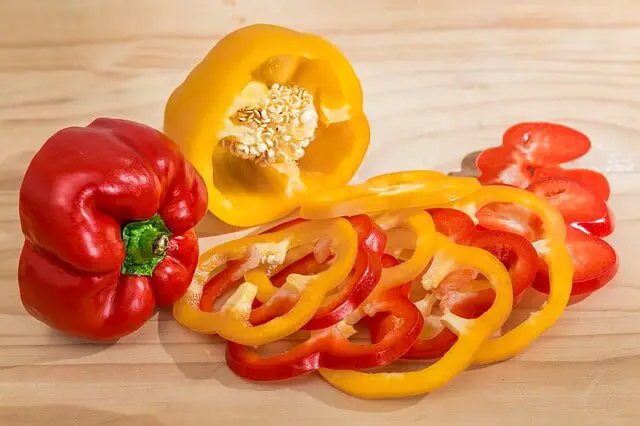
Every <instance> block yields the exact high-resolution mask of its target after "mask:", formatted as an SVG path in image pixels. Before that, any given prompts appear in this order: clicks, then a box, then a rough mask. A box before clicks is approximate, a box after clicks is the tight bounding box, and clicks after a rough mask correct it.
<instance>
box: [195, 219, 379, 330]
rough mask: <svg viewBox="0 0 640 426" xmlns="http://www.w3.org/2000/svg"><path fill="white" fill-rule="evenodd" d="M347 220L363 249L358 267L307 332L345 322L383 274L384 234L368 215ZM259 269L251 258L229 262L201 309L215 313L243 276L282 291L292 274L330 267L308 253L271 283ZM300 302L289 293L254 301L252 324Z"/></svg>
mask: <svg viewBox="0 0 640 426" xmlns="http://www.w3.org/2000/svg"><path fill="white" fill-rule="evenodd" d="M346 219H347V220H348V221H349V222H350V223H351V225H352V226H353V228H354V229H355V230H356V232H357V234H358V242H359V247H360V248H359V250H358V254H357V256H356V261H355V264H354V267H353V269H352V271H351V273H350V274H349V276H348V278H347V280H346V285H345V286H344V287H342V288H341V289H340V290H339V291H338V292H337V293H335V294H333V295H330V296H327V297H326V298H325V302H323V304H322V305H321V307H320V308H319V309H318V311H317V312H316V314H315V315H314V317H313V318H312V319H311V320H310V321H309V322H308V323H307V324H306V325H305V326H304V327H303V330H319V329H323V328H327V327H329V326H331V325H334V324H336V323H337V322H339V321H340V320H342V319H344V318H345V317H346V316H347V315H349V314H350V313H351V312H353V311H354V310H355V309H356V308H357V307H358V306H359V305H360V303H362V301H363V300H364V299H365V298H366V297H367V296H368V295H369V293H371V291H372V290H373V288H374V287H375V286H376V284H377V283H378V280H379V279H380V275H381V273H382V265H381V263H380V262H381V261H380V257H381V255H382V251H383V250H384V247H385V245H386V235H385V233H384V231H383V230H382V229H381V228H380V227H379V226H378V225H376V224H375V222H373V220H372V219H371V218H370V217H369V216H367V215H357V216H352V217H349V218H346ZM302 222H306V220H305V219H294V220H292V221H289V222H286V223H282V224H280V225H277V226H276V227H274V228H272V229H270V230H268V231H266V232H276V231H281V230H284V229H286V228H289V227H291V226H294V225H297V224H299V223H302ZM328 259H330V258H328ZM256 266H257V264H256V262H253V261H252V260H251V259H248V258H243V259H237V260H232V261H230V262H228V263H227V266H226V267H225V269H224V270H222V271H221V272H220V273H218V274H216V275H214V276H213V277H212V278H211V279H210V280H209V281H208V282H207V284H206V285H205V286H204V288H203V292H202V298H201V299H200V309H201V310H203V311H211V310H212V309H213V304H214V302H215V300H216V299H218V298H219V297H220V296H221V295H222V294H224V293H225V292H226V291H227V290H228V289H230V288H232V287H233V286H234V285H236V283H238V281H239V280H240V279H242V277H243V276H244V278H245V279H246V280H247V281H249V282H253V283H255V284H257V285H259V286H260V287H262V288H264V287H276V288H279V287H282V285H283V284H284V283H285V281H286V278H287V276H289V275H290V274H293V273H296V274H303V275H309V274H316V273H319V272H321V271H322V270H323V269H326V268H327V266H326V265H324V264H322V263H318V262H317V260H316V258H315V255H314V253H310V254H307V255H306V256H304V257H302V258H301V259H299V260H297V261H295V262H293V263H291V264H290V265H288V266H286V267H285V268H283V269H282V270H280V271H279V272H278V273H276V274H275V275H274V276H273V279H271V280H270V279H269V277H268V275H267V274H266V273H265V272H264V271H263V270H261V269H254V268H255V267H256ZM296 302H297V298H296V297H295V294H289V293H286V292H281V293H276V294H275V295H274V296H273V297H272V298H271V299H270V300H269V301H268V302H267V303H265V304H260V303H259V302H257V301H254V309H253V310H252V311H251V315H250V317H249V322H250V323H251V324H253V325H260V324H264V323H266V322H268V321H270V320H272V319H274V318H276V317H279V316H281V315H284V314H286V313H287V312H289V311H290V310H291V308H292V307H293V306H294V305H295V304H296ZM256 305H257V306H256Z"/></svg>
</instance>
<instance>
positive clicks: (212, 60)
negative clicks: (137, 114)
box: [164, 24, 369, 226]
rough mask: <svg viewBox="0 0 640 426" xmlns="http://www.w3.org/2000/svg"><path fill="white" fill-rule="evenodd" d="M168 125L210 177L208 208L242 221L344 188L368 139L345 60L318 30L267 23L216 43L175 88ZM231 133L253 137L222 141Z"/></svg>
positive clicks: (278, 213) (257, 220)
mask: <svg viewBox="0 0 640 426" xmlns="http://www.w3.org/2000/svg"><path fill="white" fill-rule="evenodd" d="M285 95H286V98H285ZM309 97H310V98H311V99H309ZM298 98H300V99H298ZM264 99H269V100H270V102H269V103H265V102H264ZM298 101H300V102H302V103H303V104H304V105H300V102H298ZM300 108H302V109H300ZM297 123H303V124H304V123H308V124H309V126H307V127H305V126H302V127H300V126H298V124H297ZM285 127H286V128H285ZM287 129H289V130H287ZM164 130H165V132H166V133H167V134H168V135H169V136H170V137H171V138H173V139H174V140H175V141H176V142H178V144H180V146H181V148H182V151H183V152H184V153H185V155H186V157H187V158H188V159H189V160H190V161H191V162H192V164H193V165H194V166H195V167H196V169H197V170H198V171H199V172H200V174H201V175H202V176H203V178H204V180H205V182H206V184H207V189H208V191H209V210H210V211H211V212H212V213H213V214H214V215H215V216H217V217H219V218H220V219H221V220H223V221H224V222H227V223H229V224H232V225H237V226H253V225H258V224H263V223H266V222H269V221H271V220H275V219H278V218H281V217H284V216H286V215H287V214H288V213H289V212H291V211H293V210H294V209H295V207H296V206H298V205H299V204H300V203H301V202H303V201H304V200H306V199H307V198H308V197H309V196H310V194H311V193H312V192H314V191H315V190H317V189H320V188H335V187H340V186H342V185H345V184H346V183H347V182H348V181H349V180H350V179H351V177H352V176H353V175H354V173H355V172H356V170H357V169H358V167H359V166H360V163H361V162H362V159H363V158H364V154H365V152H366V150H367V148H368V145H369V124H368V120H367V118H366V116H365V114H364V112H363V109H362V89H361V86H360V81H359V80H358V77H357V75H356V73H355V71H354V69H353V67H352V66H351V64H350V63H349V61H348V60H347V58H346V57H345V56H344V55H343V54H342V53H341V52H340V51H339V50H338V49H337V48H336V47H335V46H334V45H332V44H331V43H330V42H328V41H327V40H325V39H323V38H321V37H319V36H316V35H312V34H307V33H301V32H296V31H293V30H290V29H288V28H284V27H280V26H276V25H266V24H258V25H250V26H246V27H244V28H240V29H238V30H236V31H234V32H232V33H230V34H228V35H226V36H225V37H224V38H222V39H221V40H220V41H219V42H218V43H217V44H216V45H215V46H214V47H213V48H212V49H211V51H210V52H209V53H208V54H207V56H206V57H205V58H204V59H203V60H202V61H201V62H200V63H199V64H198V65H197V66H196V67H195V68H194V69H193V70H192V71H191V72H190V74H189V76H188V77H187V78H186V80H185V81H184V82H183V83H182V84H181V85H180V86H178V87H177V88H176V89H175V91H174V92H173V93H172V94H171V97H170V99H169V100H168V102H167V105H166V109H165V118H164ZM230 137H232V138H236V139H237V138H240V139H242V141H244V142H245V143H241V144H240V143H238V144H236V143H222V142H221V141H229V138H230ZM247 138H248V139H249V140H246V139H247ZM294 141H297V144H293V145H291V143H292V142H294ZM252 143H253V145H251V144H252ZM270 143H271V144H272V145H269V144H270ZM262 145H264V146H262ZM230 147H235V148H234V149H229V148H230ZM243 147H244V148H243ZM245 148H246V152H244V153H243V150H244V149H245ZM254 151H255V152H254ZM272 151H273V154H274V155H273V156H271V153H272ZM301 151H302V152H301ZM285 157H286V158H285ZM279 158H281V159H282V161H280V160H279ZM287 158H288V159H287ZM256 159H263V160H266V161H260V162H256V161H254V160H256ZM272 160H273V161H272Z"/></svg>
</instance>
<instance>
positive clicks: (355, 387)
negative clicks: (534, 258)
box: [318, 234, 513, 399]
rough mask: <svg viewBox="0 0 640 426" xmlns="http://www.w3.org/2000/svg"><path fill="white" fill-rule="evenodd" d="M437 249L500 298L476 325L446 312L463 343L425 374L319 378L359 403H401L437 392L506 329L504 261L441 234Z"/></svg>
mask: <svg viewBox="0 0 640 426" xmlns="http://www.w3.org/2000/svg"><path fill="white" fill-rule="evenodd" d="M436 246H437V252H438V253H441V254H443V255H445V256H447V257H451V258H454V259H456V261H457V262H458V263H460V264H464V265H467V266H469V267H472V268H474V269H477V270H479V271H480V272H481V273H482V274H483V275H484V276H485V277H487V279H488V280H489V283H490V285H491V287H492V288H493V290H494V291H495V293H496V297H495V299H494V302H493V305H492V306H491V307H490V308H489V309H488V310H487V311H486V312H484V313H483V314H482V315H480V316H479V317H478V318H475V319H463V318H460V317H458V316H457V315H455V314H454V313H453V312H445V313H444V315H443V316H442V321H443V323H444V324H445V325H446V326H447V327H449V328H451V329H452V331H453V332H454V333H456V334H457V336H458V339H457V341H456V343H455V344H454V345H453V347H452V348H451V349H450V350H449V351H448V352H447V353H446V354H445V355H444V356H443V357H442V358H441V359H440V360H438V361H437V362H435V363H434V364H432V365H430V366H428V367H425V368H424V369H422V370H419V371H411V372H406V373H369V372H361V371H355V370H347V371H345V370H336V369H327V368H320V369H318V372H319V373H320V375H321V376H322V378H323V379H325V380H326V381H327V382H329V383H330V384H331V385H332V386H334V387H336V388H338V389H340V390H341V391H343V392H346V393H348V394H350V395H353V396H356V397H359V398H365V399H382V398H398V397H405V396H412V395H422V394H424V393H428V392H433V391H434V390H436V389H438V388H440V387H441V386H444V385H445V384H446V383H448V382H449V381H450V380H452V379H453V378H454V377H456V376H457V375H458V374H459V373H461V372H462V371H463V370H465V369H466V368H467V367H468V366H469V365H471V363H472V362H473V360H474V356H475V354H476V351H477V350H478V348H479V347H480V346H482V345H483V344H484V343H485V342H486V341H487V339H488V338H489V337H490V336H491V335H492V334H493V333H494V332H495V331H496V330H498V329H499V328H500V327H501V326H502V325H503V324H504V322H505V321H506V320H507V318H508V317H509V314H510V313H511V307H512V302H513V295H512V291H511V283H510V279H509V274H508V273H507V270H506V269H505V267H504V265H502V263H501V262H500V261H499V260H497V259H496V258H495V257H493V255H491V254H490V253H488V252H486V251H484V250H481V249H478V248H476V247H466V246H459V245H457V244H455V243H453V242H451V241H450V240H449V239H448V238H447V237H445V236H444V235H442V234H436ZM394 290H395V289H394ZM392 291H393V290H392ZM394 293H396V294H397V293H398V291H394ZM384 340H385V339H384V338H383V339H382V341H384Z"/></svg>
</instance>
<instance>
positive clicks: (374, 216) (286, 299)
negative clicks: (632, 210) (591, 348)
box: [174, 124, 617, 398]
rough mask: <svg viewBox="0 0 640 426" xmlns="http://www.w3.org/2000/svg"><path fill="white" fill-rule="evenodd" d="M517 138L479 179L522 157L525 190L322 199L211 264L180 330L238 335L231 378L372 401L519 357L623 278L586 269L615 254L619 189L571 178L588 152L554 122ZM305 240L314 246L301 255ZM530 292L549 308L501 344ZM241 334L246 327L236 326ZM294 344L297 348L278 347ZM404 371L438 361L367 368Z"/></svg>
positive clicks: (381, 189) (463, 186)
mask: <svg viewBox="0 0 640 426" xmlns="http://www.w3.org/2000/svg"><path fill="white" fill-rule="evenodd" d="M518 129H520V130H518ZM518 131H520V132H524V131H528V132H531V133H532V135H531V136H528V137H525V136H522V135H520V136H518ZM545 132H546V133H545ZM554 132H556V133H554ZM558 132H559V133H558ZM507 133H508V135H509V137H505V138H506V139H505V143H504V146H503V147H500V148H490V149H489V150H487V151H485V152H488V154H484V153H483V154H481V155H480V157H479V158H478V168H479V169H480V170H481V172H482V173H484V174H485V175H486V173H485V172H486V171H484V170H482V167H485V166H486V161H487V155H489V156H492V155H495V154H496V151H501V152H502V153H505V152H509V153H510V154H509V155H510V156H506V157H503V159H504V158H509V159H510V160H509V161H511V160H513V159H517V161H520V160H522V161H523V163H522V164H525V166H526V167H523V169H522V170H524V171H525V172H526V173H527V174H526V175H523V176H524V178H522V176H521V177H519V178H518V179H519V182H520V184H521V185H520V186H522V188H517V187H514V186H517V185H514V184H513V183H514V181H511V182H506V181H499V180H498V179H497V178H498V177H499V176H504V173H494V177H495V178H496V181H495V182H494V184H491V185H487V184H485V185H484V186H483V185H482V184H481V182H480V181H483V180H484V181H485V182H486V179H484V178H482V179H480V180H476V179H473V178H466V177H455V176H447V175H444V174H442V173H439V172H434V171H407V172H399V173H390V174H386V175H380V176H376V177H373V178H371V179H369V180H367V181H365V182H364V183H362V184H357V185H352V186H345V187H342V188H338V189H333V190H321V191H317V192H316V193H315V194H314V196H313V197H312V198H310V199H309V200H308V201H307V202H305V203H303V204H302V206H301V208H300V212H299V218H298V219H294V220H291V221H289V222H285V223H283V224H281V225H278V226H275V227H273V228H271V229H268V230H267V231H264V232H263V233H261V234H259V235H257V236H249V237H245V238H243V239H240V240H238V241H235V242H232V243H226V244H223V245H221V246H219V247H216V248H213V249H211V250H209V251H208V252H205V253H204V254H203V256H202V259H201V265H200V268H199V269H198V271H197V272H196V275H195V279H194V281H193V283H192V286H191V287H190V289H189V290H188V292H187V294H186V295H185V297H184V298H183V299H182V300H181V301H179V302H178V303H177V304H175V305H174V316H175V318H176V319H177V320H178V321H179V322H181V323H182V324H184V325H186V326H188V327H190V328H192V329H194V330H197V331H200V332H205V333H212V334H220V335H221V336H223V337H225V338H226V339H227V340H228V341H229V342H228V345H227V353H226V357H227V362H228V365H229V367H230V368H231V369H232V370H233V371H234V372H235V373H236V374H237V375H239V376H241V377H244V378H246V379H248V380H251V381H274V380H283V379H291V378H294V377H296V376H300V375H304V374H309V373H312V372H314V371H317V372H318V373H319V374H320V375H321V376H322V377H323V378H324V379H325V380H326V381H327V382H329V383H330V384H332V385H333V386H335V387H336V388H338V389H340V390H343V391H344V392H346V393H349V394H351V395H354V396H358V397H362V398H395V397H403V396H409V395H419V394H423V393H427V392H431V391H433V390H435V389H437V388H439V387H440V386H442V385H444V384H446V383H448V382H449V381H450V380H452V379H453V378H454V377H456V376H457V375H458V374H459V373H460V372H461V371H464V370H465V369H466V368H467V367H468V366H470V365H472V364H486V363H493V362H496V361H501V360H505V359H508V358H510V357H512V356H515V355H517V354H518V353H520V352H521V351H522V350H524V349H526V348H527V347H528V346H529V345H530V344H531V343H533V342H534V341H535V339H537V338H538V337H539V336H540V335H541V334H542V333H544V332H545V331H546V330H547V329H549V327H551V326H552V325H553V324H554V323H555V322H556V321H557V320H558V318H559V317H560V316H561V314H562V312H563V311H564V309H565V307H566V306H567V304H568V303H569V302H570V296H571V295H572V294H580V293H581V292H583V290H582V289H583V288H584V287H586V286H590V287H589V288H595V287H598V286H600V285H601V284H603V282H604V281H605V280H607V281H608V280H610V279H611V278H612V277H613V275H615V268H614V269H611V268H609V269H607V270H606V274H603V273H602V272H601V271H600V269H599V267H600V263H597V262H595V263H593V262H589V263H587V266H585V265H581V264H580V262H579V259H581V258H582V257H581V256H585V254H584V253H583V252H581V250H582V249H583V247H586V246H588V245H589V244H593V241H597V242H598V243H597V244H599V247H600V252H599V253H600V254H598V256H599V257H600V259H601V263H606V262H607V259H608V257H607V256H609V257H611V256H612V257H613V258H616V256H615V252H613V251H612V250H611V253H612V254H610V255H608V254H607V248H608V247H610V246H609V245H608V244H606V243H605V242H604V241H603V240H601V239H599V237H600V236H605V235H608V234H609V233H611V232H612V230H613V216H612V214H611V212H610V210H609V209H608V207H607V205H606V199H605V196H606V197H608V195H609V186H608V183H607V182H606V179H604V178H603V177H602V175H600V174H598V173H597V172H592V171H589V170H583V169H572V170H565V169H561V168H560V167H559V165H558V164H559V163H561V162H564V161H568V160H570V159H573V158H575V157H577V156H578V155H582V154H584V152H586V150H588V147H589V144H588V139H581V138H580V137H579V136H578V135H581V134H578V133H577V132H576V133H573V131H572V130H571V129H568V128H565V127H563V126H554V125H550V126H546V125H545V126H543V127H542V128H537V127H536V126H535V125H532V124H526V125H521V126H514V128H512V129H510V130H509V132H507ZM585 138H586V137H585ZM585 140H586V142H585ZM518 141H524V142H522V144H521V145H522V146H521V145H518V143H519V142H518ZM527 141H530V143H529V142H527ZM576 141H578V142H576ZM525 142H527V143H525ZM563 144H564V145H563ZM572 150H576V151H577V152H578V153H576V151H572ZM501 155H502V154H501ZM492 161H493V160H492ZM501 161H502V160H501ZM513 161H515V160H513ZM483 162H485V163H483ZM502 164H503V165H504V164H506V161H503V163H502ZM514 164H516V163H515V162H513V164H510V165H508V167H507V168H511V170H514V169H513V167H514ZM519 164H520V163H517V164H516V165H517V166H518V167H520V165H519ZM534 167H536V168H535V170H534V169H533V168H534ZM306 229H309V230H311V229H313V233H312V234H313V237H308V236H305V237H304V238H298V239H297V241H296V242H295V243H292V242H291V241H292V239H293V238H294V236H295V235H305V234H306V232H305V230H306ZM348 230H350V232H347V231H348ZM265 244H268V245H267V246H265ZM231 245H235V247H238V248H240V247H241V249H233V248H232V246H231ZM588 247H590V248H589V250H593V246H588ZM256 253H258V254H256ZM614 263H615V264H616V265H617V261H616V262H614ZM574 265H576V266H578V267H576V272H577V273H578V275H577V276H574ZM338 270H339V272H338ZM330 271H334V272H335V273H331V275H327V279H320V278H319V277H320V276H323V274H327V273H328V272H329V273H330ZM580 274H582V275H580ZM589 274H591V275H589ZM583 277H586V278H583ZM320 281H322V284H320ZM316 282H317V284H313V283H316ZM576 286H578V287H579V288H580V290H576ZM532 288H535V289H537V290H540V291H542V292H544V293H547V294H548V295H549V296H548V300H547V302H546V303H545V304H544V305H543V306H542V307H541V308H540V309H539V311H537V312H534V313H532V314H531V315H530V316H529V317H528V318H527V319H525V320H524V321H523V322H521V323H520V324H518V325H516V326H515V327H514V328H511V329H510V330H509V331H507V332H504V333H503V332H502V327H503V325H504V324H505V322H506V321H507V319H508V318H509V315H510V312H511V310H512V308H513V307H514V306H515V305H517V304H518V303H520V301H521V300H522V299H523V296H524V295H525V293H527V291H532V290H530V289H532ZM225 300H226V301H225ZM216 304H217V306H216ZM222 319H224V321H223V320H222ZM229 321H233V323H234V326H233V327H228V326H226V327H225V326H223V325H222V324H224V323H228V322H229ZM274 327H275V328H274ZM231 330H233V332H231ZM273 330H277V331H273ZM294 334H295V335H296V336H297V338H296V339H295V340H290V341H289V340H288V339H285V341H286V342H289V343H290V344H289V345H288V347H287V348H285V349H280V350H275V349H274V348H270V347H269V345H268V344H270V343H274V342H276V341H277V340H280V339H284V338H286V337H288V336H291V335H294ZM367 336H369V337H367ZM496 336H497V337H496ZM300 338H302V339H303V340H302V342H301V343H300V340H299V339H300ZM362 339H365V341H364V342H363V341H359V340H362ZM274 351H275V352H274ZM400 359H413V360H435V362H434V363H432V364H430V365H429V366H427V367H425V368H424V369H422V370H419V371H412V372H370V371H361V370H369V369H372V368H376V369H378V370H379V369H383V368H384V367H387V366H389V365H390V364H392V363H394V362H396V361H398V360H400Z"/></svg>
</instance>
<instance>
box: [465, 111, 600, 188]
mask: <svg viewBox="0 0 640 426" xmlns="http://www.w3.org/2000/svg"><path fill="white" fill-rule="evenodd" d="M590 148H591V142H590V141H589V138H588V137H587V136H586V135H584V134H583V133H581V132H579V131H577V130H575V129H572V128H570V127H566V126H563V125H561V124H555V123H519V124H516V125H514V126H511V127H510V128H509V129H507V131H506V132H505V133H504V135H503V136H502V145H501V146H498V147H491V148H488V149H486V150H484V151H482V152H481V153H480V155H478V158H477V159H476V166H477V168H478V170H479V171H480V176H479V177H478V180H479V181H480V182H482V184H484V185H499V184H504V185H511V186H517V187H519V188H526V187H527V186H529V184H530V183H531V182H532V179H533V178H534V177H535V175H534V176H532V175H531V173H532V169H535V168H537V167H546V166H555V165H558V164H561V163H565V162H567V161H571V160H575V159H577V158H579V157H581V156H583V155H584V154H586V153H587V152H588V151H589V149H590Z"/></svg>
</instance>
